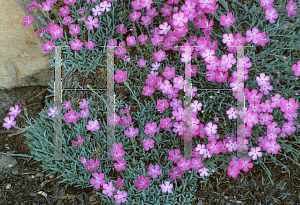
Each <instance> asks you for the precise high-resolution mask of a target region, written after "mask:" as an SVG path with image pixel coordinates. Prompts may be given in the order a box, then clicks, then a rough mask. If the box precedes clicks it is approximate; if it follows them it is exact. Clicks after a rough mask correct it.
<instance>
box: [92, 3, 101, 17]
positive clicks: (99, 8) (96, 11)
mask: <svg viewBox="0 0 300 205" xmlns="http://www.w3.org/2000/svg"><path fill="white" fill-rule="evenodd" d="M92 12H93V16H98V15H99V16H100V15H101V14H102V12H101V7H100V6H99V5H96V7H95V8H92Z"/></svg>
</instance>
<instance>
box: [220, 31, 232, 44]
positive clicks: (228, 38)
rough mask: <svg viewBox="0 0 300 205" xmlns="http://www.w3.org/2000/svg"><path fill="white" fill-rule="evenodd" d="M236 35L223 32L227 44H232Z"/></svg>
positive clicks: (224, 41)
mask: <svg viewBox="0 0 300 205" xmlns="http://www.w3.org/2000/svg"><path fill="white" fill-rule="evenodd" d="M234 40H235V37H234V36H233V35H232V33H229V34H227V33H225V34H223V40H222V42H223V43H226V45H227V46H231V45H232V44H233V43H234Z"/></svg>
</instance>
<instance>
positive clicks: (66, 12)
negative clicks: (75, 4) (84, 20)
mask: <svg viewBox="0 0 300 205" xmlns="http://www.w3.org/2000/svg"><path fill="white" fill-rule="evenodd" d="M69 13H70V9H69V7H68V6H65V7H60V8H59V13H58V15H60V16H61V17H66V16H68V15H69Z"/></svg>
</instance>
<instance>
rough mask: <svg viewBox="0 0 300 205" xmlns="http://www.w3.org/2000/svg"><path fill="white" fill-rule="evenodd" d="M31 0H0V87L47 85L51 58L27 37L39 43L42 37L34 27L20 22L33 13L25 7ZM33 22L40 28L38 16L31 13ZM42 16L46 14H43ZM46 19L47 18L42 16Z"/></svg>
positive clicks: (49, 77)
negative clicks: (44, 55) (29, 42)
mask: <svg viewBox="0 0 300 205" xmlns="http://www.w3.org/2000/svg"><path fill="white" fill-rule="evenodd" d="M31 2H32V1H31V0H25V1H24V0H22V1H21V0H0V5H1V7H0V21H1V24H0V47H1V49H0V62H1V63H0V82H1V84H0V89H11V88H15V87H19V86H36V85H41V86H48V84H47V82H50V79H51V77H52V75H51V70H52V69H53V68H51V64H50V62H49V61H48V60H50V58H48V57H46V58H44V57H42V56H43V53H42V52H43V49H42V48H40V47H38V46H34V45H31V44H28V45H27V44H26V42H27V41H33V42H36V43H37V44H38V45H39V46H42V45H43V44H44V43H45V41H44V40H43V39H42V38H41V37H39V36H38V35H37V34H35V33H34V30H33V27H32V25H31V26H28V27H27V26H24V25H22V22H23V18H24V17H26V16H29V15H30V14H31V15H33V11H27V10H26V9H27V6H26V5H27V4H29V3H31ZM40 13H41V12H40ZM33 17H34V19H35V20H34V22H33V23H34V24H36V25H37V27H38V28H43V27H45V26H43V25H42V24H41V23H40V20H39V19H38V18H37V17H36V16H34V15H33ZM42 18H43V19H45V18H46V17H42ZM45 21H46V23H48V22H49V21H47V20H45Z"/></svg>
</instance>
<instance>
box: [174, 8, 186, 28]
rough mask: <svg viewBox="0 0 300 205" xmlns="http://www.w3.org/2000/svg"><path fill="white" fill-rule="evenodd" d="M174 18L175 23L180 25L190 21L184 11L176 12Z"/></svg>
mask: <svg viewBox="0 0 300 205" xmlns="http://www.w3.org/2000/svg"><path fill="white" fill-rule="evenodd" d="M173 19H174V21H173V24H174V25H175V26H179V27H183V26H184V25H185V24H186V23H187V22H188V18H187V17H186V16H185V15H184V13H183V12H180V13H175V14H174V15H173Z"/></svg>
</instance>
